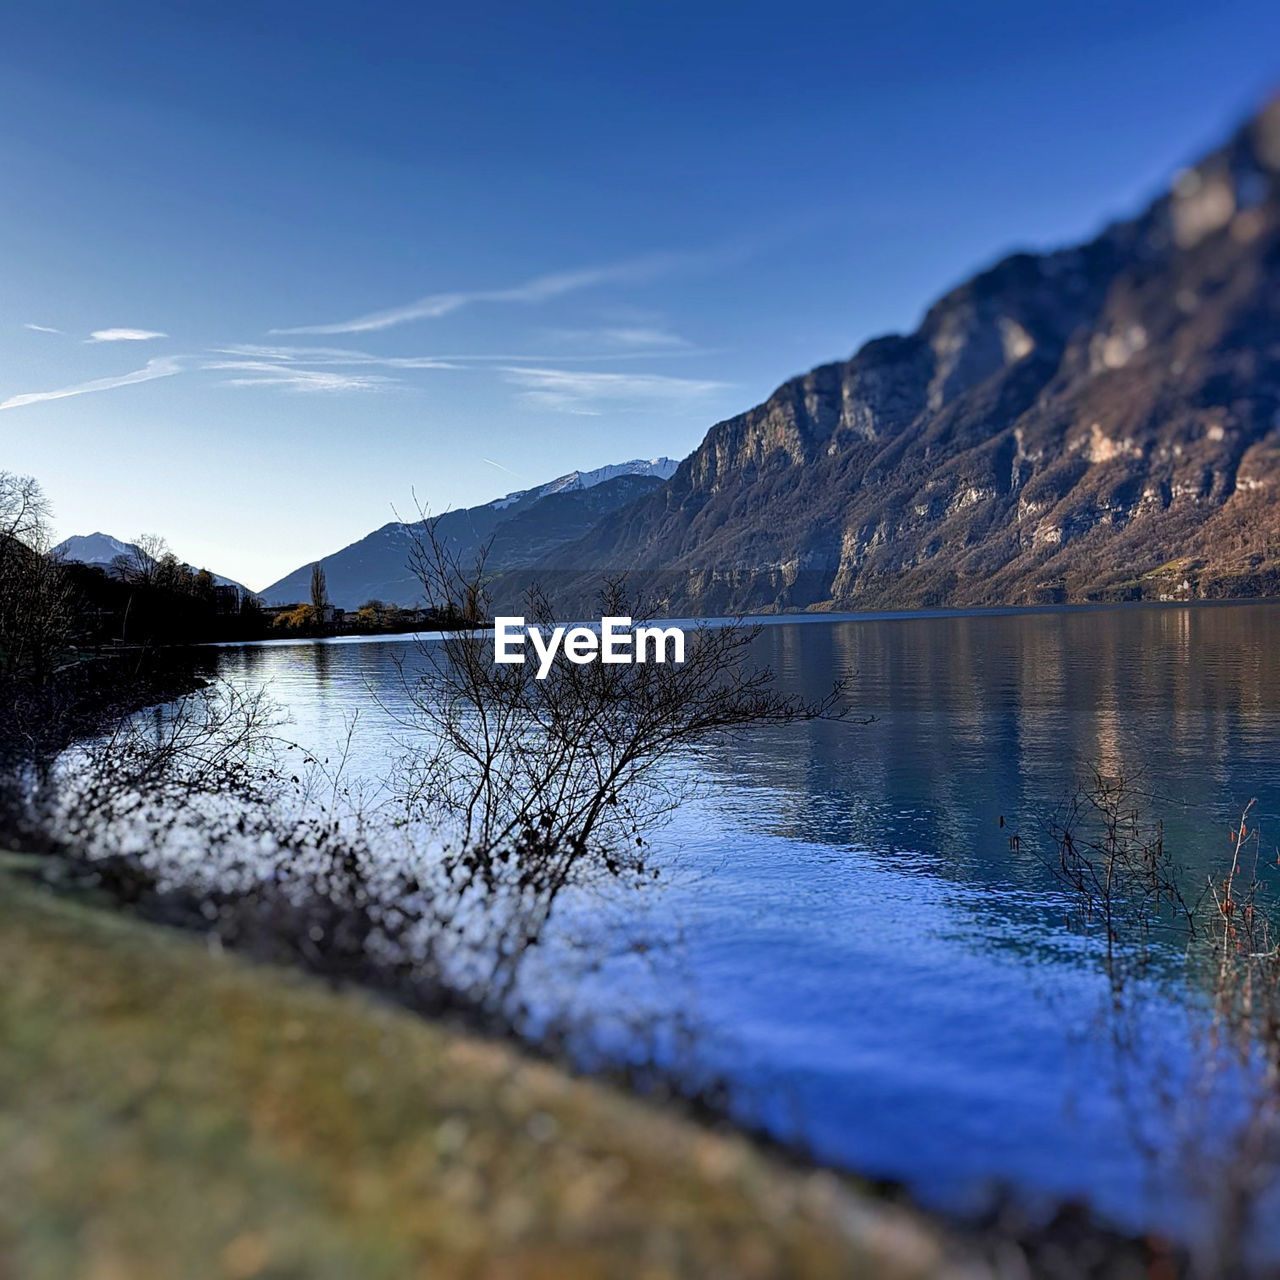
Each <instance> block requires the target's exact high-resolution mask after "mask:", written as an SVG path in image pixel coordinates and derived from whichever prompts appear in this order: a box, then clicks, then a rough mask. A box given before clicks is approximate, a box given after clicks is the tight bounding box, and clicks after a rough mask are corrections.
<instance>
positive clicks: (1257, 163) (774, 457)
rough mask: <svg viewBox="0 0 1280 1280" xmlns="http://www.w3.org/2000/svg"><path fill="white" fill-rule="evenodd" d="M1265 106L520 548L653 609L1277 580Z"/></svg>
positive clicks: (1069, 593)
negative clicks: (1129, 215) (559, 530)
mask: <svg viewBox="0 0 1280 1280" xmlns="http://www.w3.org/2000/svg"><path fill="white" fill-rule="evenodd" d="M1278 487H1280V103H1276V104H1273V105H1272V106H1271V107H1270V108H1268V109H1267V110H1265V111H1264V112H1262V113H1261V114H1260V115H1259V116H1258V117H1257V118H1256V119H1255V120H1253V121H1252V122H1251V123H1250V124H1249V125H1248V126H1246V127H1245V128H1244V129H1242V130H1241V131H1240V132H1239V133H1238V134H1237V135H1236V136H1235V137H1234V138H1233V139H1232V140H1231V141H1230V142H1229V143H1228V144H1227V145H1226V146H1225V147H1224V148H1222V149H1221V150H1220V151H1218V152H1215V153H1214V154H1212V155H1210V156H1209V157H1207V158H1206V159H1205V160H1204V161H1203V162H1202V163H1200V164H1198V165H1197V166H1196V167H1195V168H1193V169H1190V170H1188V171H1186V172H1185V173H1183V174H1182V175H1181V176H1180V177H1179V178H1178V180H1177V182H1176V183H1175V185H1174V187H1173V189H1172V190H1171V191H1170V192H1168V193H1167V194H1166V195H1165V196H1163V197H1162V198H1161V199H1159V200H1157V201H1156V202H1155V203H1154V204H1153V205H1152V206H1151V207H1150V208H1149V209H1148V210H1147V211H1146V212H1144V213H1143V214H1142V215H1141V216H1140V217H1138V218H1136V219H1135V220H1133V221H1131V222H1126V223H1121V224H1117V225H1115V226H1112V227H1110V228H1108V229H1107V230H1106V231H1105V232H1103V234H1102V235H1100V236H1099V237H1097V239H1095V240H1094V241H1092V242H1091V243H1089V244H1086V245H1084V246H1082V247H1079V248H1073V249H1068V250H1063V251H1060V252H1056V253H1051V254H1045V255H1031V254H1018V255H1015V256H1013V257H1010V258H1007V259H1005V260H1004V261H1003V262H1000V263H999V264H998V265H996V266H995V267H993V268H991V269H990V270H988V271H985V272H983V273H981V274H980V275H978V276H975V277H974V278H973V279H972V280H970V281H969V282H968V283H966V284H964V285H962V286H961V287H960V288H958V289H955V290H954V291H952V292H951V293H949V294H947V295H946V296H945V297H943V298H942V299H941V300H940V301H939V302H938V303H936V304H935V305H934V306H933V307H932V308H931V309H930V311H929V312H928V314H927V315H926V316H925V319H924V321H923V323H922V324H921V326H920V328H919V329H918V330H917V331H916V332H915V333H914V334H912V335H910V336H908V337H888V338H882V339H878V340H876V341H874V342H871V343H868V344H867V345H866V346H865V347H863V348H862V350H861V351H859V352H858V353H857V354H856V355H855V356H854V357H853V358H852V359H851V360H848V361H845V362H843V363H838V364H830V365H823V366H821V367H820V368H817V369H815V370H813V371H812V372H811V373H808V374H806V375H804V376H803V377H800V378H796V379H794V380H792V381H791V382H788V383H786V384H785V385H784V386H782V387H780V388H779V389H778V390H777V391H776V392H775V393H774V394H773V395H772V396H771V397H770V398H769V400H767V401H766V402H765V403H764V404H762V405H759V406H758V407H756V408H754V409H751V410H749V411H748V412H746V413H744V414H741V415H740V416H739V417H736V418H732V419H730V420H728V421H727V422H722V423H720V424H718V425H717V426H715V427H713V428H712V429H711V430H710V432H708V434H707V436H706V438H705V440H704V441H703V443H702V445H701V446H700V447H699V448H698V449H697V451H696V452H695V453H694V454H692V455H691V456H690V457H689V458H687V459H686V460H685V461H684V462H683V463H682V464H681V466H680V468H679V470H678V471H677V472H676V474H675V475H674V476H673V477H672V478H671V479H670V480H669V481H668V482H667V483H666V484H665V485H663V486H662V487H661V488H660V489H658V490H657V491H655V492H654V493H652V494H650V495H648V496H646V497H644V498H642V499H640V500H639V501H638V502H636V503H634V504H632V505H630V506H628V507H626V508H624V509H623V510H622V511H620V512H618V513H615V514H614V515H612V516H610V517H608V518H607V519H606V520H605V521H604V522H602V523H601V524H600V525H599V526H597V527H596V528H595V529H594V530H592V531H591V533H589V534H588V535H587V537H585V538H583V539H582V540H580V541H579V542H577V543H576V544H574V545H573V546H571V547H570V548H568V549H564V548H562V549H560V550H558V551H557V552H556V553H554V554H553V555H552V556H549V557H547V558H546V559H544V560H543V562H542V563H541V564H540V566H539V572H540V574H541V576H542V577H543V579H544V581H547V582H548V583H549V584H551V586H552V588H553V591H554V592H556V593H558V594H559V596H560V598H561V600H562V602H563V607H565V608H566V609H569V610H571V611H580V610H581V609H583V608H585V607H586V606H587V603H588V600H587V597H588V596H589V593H590V589H591V585H592V584H594V582H595V581H597V580H598V577H599V573H600V571H601V570H602V569H611V570H618V569H626V570H629V571H631V572H633V573H637V572H638V573H639V576H640V581H641V582H642V583H643V584H644V585H645V586H646V587H647V588H648V589H650V590H658V591H659V592H661V593H662V594H663V595H665V596H667V597H668V598H669V601H670V608H671V610H672V611H673V612H676V613H680V612H704V613H710V612H725V611H732V610H761V609H794V608H867V607H899V608H901V607H914V606H936V605H978V604H1025V603H1035V602H1049V601H1083V600H1090V599H1138V598H1170V597H1173V598H1177V597H1189V596H1220V595H1240V594H1272V593H1276V594H1280V506H1277V490H1278Z"/></svg>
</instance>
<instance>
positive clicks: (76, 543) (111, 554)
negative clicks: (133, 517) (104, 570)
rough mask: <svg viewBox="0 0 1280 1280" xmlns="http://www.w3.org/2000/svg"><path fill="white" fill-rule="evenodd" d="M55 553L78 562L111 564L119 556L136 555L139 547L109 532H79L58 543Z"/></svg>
mask: <svg viewBox="0 0 1280 1280" xmlns="http://www.w3.org/2000/svg"><path fill="white" fill-rule="evenodd" d="M53 551H54V555H57V556H61V557H62V559H64V560H74V561H76V562H77V563H78V564H100V565H103V566H104V567H105V566H109V565H110V564H111V563H112V561H114V560H115V558H116V557H117V556H135V555H137V554H138V548H137V547H135V546H134V545H133V543H132V542H121V541H120V539H119V538H113V537H112V536H111V535H110V534H109V533H86V534H77V535H75V536H74V537H71V538H67V539H65V540H64V541H62V542H60V543H58V545H57V546H56V547H54V549H53Z"/></svg>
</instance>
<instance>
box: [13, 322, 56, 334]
mask: <svg viewBox="0 0 1280 1280" xmlns="http://www.w3.org/2000/svg"><path fill="white" fill-rule="evenodd" d="M22 327H23V328H24V329H30V330H31V332H32V333H61V332H62V330H61V329H54V328H52V327H51V326H49V325H47V324H24V325H23V326H22Z"/></svg>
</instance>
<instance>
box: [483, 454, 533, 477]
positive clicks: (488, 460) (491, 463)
mask: <svg viewBox="0 0 1280 1280" xmlns="http://www.w3.org/2000/svg"><path fill="white" fill-rule="evenodd" d="M480 461H481V462H484V463H487V464H488V465H489V466H491V467H497V468H498V470H499V471H505V472H506V473H507V475H509V476H515V478H516V479H517V480H523V479H524V476H522V475H521V474H520V473H519V472H518V471H512V470H511V468H510V467H504V466H503V465H502V463H500V462H494V460H493V459H492V458H481V459H480Z"/></svg>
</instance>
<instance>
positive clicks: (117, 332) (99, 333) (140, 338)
mask: <svg viewBox="0 0 1280 1280" xmlns="http://www.w3.org/2000/svg"><path fill="white" fill-rule="evenodd" d="M168 336H169V335H168V334H167V333H157V332H156V330H154V329H95V330H94V331H93V332H92V333H91V334H90V335H89V336H88V337H87V338H86V339H85V341H86V342H150V341H151V340H152V339H153V338H167V337H168Z"/></svg>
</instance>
